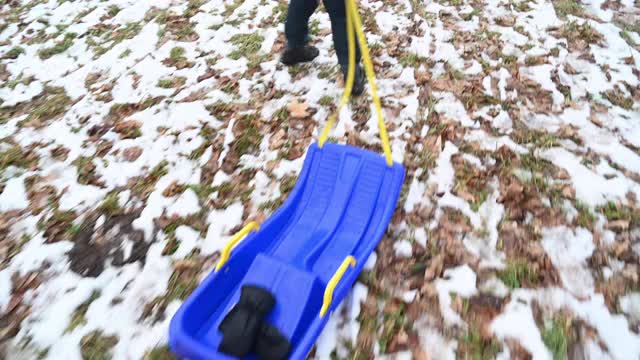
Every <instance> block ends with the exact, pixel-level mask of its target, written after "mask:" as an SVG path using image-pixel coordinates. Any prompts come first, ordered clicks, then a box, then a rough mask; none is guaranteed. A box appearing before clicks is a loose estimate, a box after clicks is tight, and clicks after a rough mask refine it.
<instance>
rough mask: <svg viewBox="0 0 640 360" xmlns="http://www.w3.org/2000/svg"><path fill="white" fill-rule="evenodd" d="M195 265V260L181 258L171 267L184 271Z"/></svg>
mask: <svg viewBox="0 0 640 360" xmlns="http://www.w3.org/2000/svg"><path fill="white" fill-rule="evenodd" d="M196 266H197V264H196V262H195V261H194V260H191V259H182V260H178V261H176V262H175V263H174V265H173V267H174V269H175V270H176V271H185V270H190V269H193V268H195V267H196Z"/></svg>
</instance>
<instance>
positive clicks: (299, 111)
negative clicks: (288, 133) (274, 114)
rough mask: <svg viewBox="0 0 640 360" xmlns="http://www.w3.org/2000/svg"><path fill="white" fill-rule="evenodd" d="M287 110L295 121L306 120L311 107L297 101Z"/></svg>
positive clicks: (290, 104) (291, 103) (292, 102)
mask: <svg viewBox="0 0 640 360" xmlns="http://www.w3.org/2000/svg"><path fill="white" fill-rule="evenodd" d="M287 109H288V110H289V114H290V115H291V117H292V118H294V119H304V118H306V117H307V116H309V105H308V104H306V103H301V102H298V100H295V99H294V100H293V101H291V102H290V103H289V105H287Z"/></svg>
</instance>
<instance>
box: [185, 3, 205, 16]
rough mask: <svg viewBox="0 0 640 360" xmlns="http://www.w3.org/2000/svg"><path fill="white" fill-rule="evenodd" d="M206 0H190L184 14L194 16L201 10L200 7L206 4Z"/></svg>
mask: <svg viewBox="0 0 640 360" xmlns="http://www.w3.org/2000/svg"><path fill="white" fill-rule="evenodd" d="M205 2H206V1H205V0H189V3H188V4H187V9H186V10H185V11H184V16H186V17H192V16H193V15H195V14H197V13H198V11H200V7H201V6H202V5H204V3H205Z"/></svg>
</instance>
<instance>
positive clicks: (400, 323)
mask: <svg viewBox="0 0 640 360" xmlns="http://www.w3.org/2000/svg"><path fill="white" fill-rule="evenodd" d="M407 325H408V321H407V318H406V314H405V304H404V303H401V304H399V305H398V306H397V307H396V308H395V309H394V310H393V311H388V312H385V313H384V316H383V323H382V332H381V333H380V337H379V338H378V344H379V345H380V353H386V352H387V349H388V347H389V345H390V344H391V341H392V339H393V337H394V336H395V335H396V334H397V333H398V331H400V329H402V328H404V327H405V326H407Z"/></svg>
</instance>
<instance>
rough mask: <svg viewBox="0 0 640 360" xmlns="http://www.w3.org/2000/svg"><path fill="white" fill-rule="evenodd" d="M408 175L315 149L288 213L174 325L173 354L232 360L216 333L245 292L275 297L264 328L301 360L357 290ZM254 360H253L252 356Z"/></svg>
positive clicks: (208, 283) (366, 154)
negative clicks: (245, 288) (248, 288)
mask: <svg viewBox="0 0 640 360" xmlns="http://www.w3.org/2000/svg"><path fill="white" fill-rule="evenodd" d="M403 180H404V168H403V167H402V165H401V164H398V163H394V164H393V166H391V167H390V166H388V165H387V164H386V162H385V159H384V157H383V156H380V155H379V154H377V153H374V152H371V151H368V150H363V149H359V148H355V147H352V146H348V145H337V144H331V143H326V144H325V145H324V146H323V148H322V149H321V148H319V147H318V145H317V144H315V143H314V144H312V145H311V147H310V148H309V151H308V154H307V157H306V159H305V162H304V166H303V169H302V172H301V173H300V176H299V178H298V181H297V183H296V185H295V187H294V188H293V190H292V191H291V194H290V195H289V197H288V198H287V200H286V201H285V202H284V204H283V205H282V206H281V207H280V208H279V209H278V210H277V211H276V212H275V213H274V214H273V215H272V216H271V217H270V218H269V219H267V220H266V221H265V223H264V224H262V225H261V226H260V229H259V230H258V231H254V232H251V233H250V234H249V235H248V236H247V237H246V238H245V239H244V240H243V241H242V242H240V243H239V244H238V246H237V247H236V248H234V250H233V252H232V253H231V257H230V258H229V261H228V262H227V263H226V264H225V265H224V266H223V267H222V268H221V269H220V271H218V272H215V271H212V272H211V274H209V276H207V278H206V279H205V280H204V281H203V282H202V284H200V286H199V287H198V288H197V289H196V290H195V291H194V292H193V293H192V294H191V296H190V297H189V298H188V299H187V300H186V301H185V302H184V304H183V305H182V307H181V308H180V309H179V310H178V312H177V313H176V314H175V316H174V317H173V319H172V321H171V325H170V330H169V345H170V347H171V350H172V351H173V352H174V353H175V354H177V355H178V356H180V357H182V358H188V359H193V360H196V359H229V360H230V359H233V357H231V356H228V355H225V354H223V353H220V352H218V345H219V344H220V341H221V338H222V334H221V333H220V331H219V330H218V326H219V324H220V322H221V321H222V319H223V318H224V317H225V315H226V314H227V313H228V312H229V311H230V309H231V308H232V307H233V306H234V304H236V303H237V301H238V299H239V297H240V289H241V287H242V285H244V284H254V285H259V286H261V287H264V288H267V289H269V291H271V292H272V293H273V294H274V295H275V299H276V305H275V307H274V308H273V310H272V311H271V313H270V314H269V316H268V317H267V318H266V320H267V321H268V322H269V323H271V324H272V325H274V326H275V327H277V328H278V329H279V330H280V332H281V333H282V334H283V335H285V336H286V337H287V339H288V340H289V341H290V343H291V349H292V350H291V353H290V358H291V359H304V358H305V357H306V356H307V354H308V352H309V351H310V350H311V348H312V346H313V344H314V343H315V341H316V338H317V337H318V336H319V335H320V332H321V331H322V328H323V327H324V325H325V324H326V322H327V320H328V319H329V313H330V312H331V311H333V310H334V309H335V308H336V307H337V306H338V304H340V302H341V301H342V299H343V298H344V297H345V296H346V294H347V293H348V291H349V289H350V288H351V286H352V285H353V283H354V282H355V280H356V278H357V277H358V274H359V273H360V271H361V270H362V267H363V266H364V264H365V262H366V261H367V258H368V257H369V255H370V254H371V253H372V252H373V250H374V248H375V247H376V245H377V244H378V242H379V241H380V239H381V237H382V235H383V234H384V232H385V230H386V228H387V225H388V224H389V221H390V220H391V216H392V215H393V212H394V209H395V206H396V203H397V201H398V197H399V195H400V188H401V187H402V182H403ZM350 255H352V256H353V257H354V258H355V260H356V264H355V267H353V268H349V269H347V270H346V272H345V273H344V276H343V277H342V278H341V279H340V281H339V282H338V283H337V286H336V287H335V291H334V293H333V300H332V301H331V303H330V306H329V312H328V313H327V314H326V315H325V316H320V310H321V307H322V304H323V295H324V292H325V288H326V287H327V284H328V283H329V281H330V279H331V278H332V277H333V275H334V274H335V273H336V270H338V268H339V267H340V266H341V264H342V263H343V262H344V260H345V258H347V257H348V256H350ZM247 359H254V357H253V356H250V357H247Z"/></svg>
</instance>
